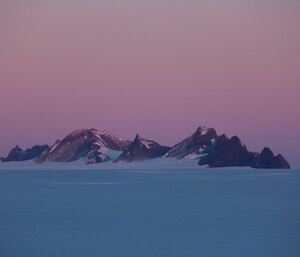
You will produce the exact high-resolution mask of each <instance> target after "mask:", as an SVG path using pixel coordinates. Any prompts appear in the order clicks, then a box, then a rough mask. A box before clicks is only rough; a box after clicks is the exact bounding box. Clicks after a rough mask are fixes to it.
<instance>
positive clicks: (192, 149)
mask: <svg viewBox="0 0 300 257" xmlns="http://www.w3.org/2000/svg"><path fill="white" fill-rule="evenodd" d="M154 158H176V159H183V158H184V159H190V160H197V161H198V164H199V165H200V166H208V167H241V166H249V167H252V168H263V169H288V168H290V165H289V164H288V162H287V161H286V160H285V158H284V157H283V156H282V155H280V154H279V155H276V156H274V154H273V152H272V151H271V150H270V149H269V148H267V147H266V148H264V149H263V150H262V151H261V152H260V153H258V152H250V151H248V150H247V147H246V146H245V145H244V144H242V142H241V140H240V139H239V138H238V137H237V136H234V137H231V138H228V137H227V136H226V135H224V134H222V135H220V136H219V135H217V133H216V131H215V129H213V128H205V127H199V128H198V129H197V130H196V131H195V132H194V133H193V134H192V135H191V136H190V137H187V138H186V139H184V140H182V141H181V142H179V143H178V144H176V145H174V146H172V147H170V146H163V145H160V144H159V143H157V142H155V141H152V140H148V139H144V138H142V137H141V136H139V135H137V136H136V137H135V139H134V140H133V141H130V140H126V139H123V138H121V137H119V136H117V135H115V134H113V133H110V132H107V131H99V130H97V129H80V130H76V131H74V132H72V133H71V134H69V135H68V136H66V137H65V138H64V139H62V140H57V141H56V142H55V143H54V144H53V145H52V146H50V147H49V146H48V145H42V146H34V147H32V148H30V149H27V150H23V149H21V148H20V147H19V146H16V147H15V148H13V149H12V150H11V151H10V152H9V154H8V156H7V157H5V158H2V161H3V162H8V161H25V160H34V161H35V162H37V163H43V162H72V161H77V160H80V159H83V160H84V161H85V162H86V163H87V164H94V163H102V162H106V161H112V162H114V163H115V162H133V161H143V160H148V159H154Z"/></svg>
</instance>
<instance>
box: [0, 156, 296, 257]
mask: <svg viewBox="0 0 300 257" xmlns="http://www.w3.org/2000/svg"><path fill="white" fill-rule="evenodd" d="M299 242H300V169H292V170H289V171H287V170H255V169H250V168H221V169H209V168H199V167H197V165H196V164H195V163H193V162H191V161H188V162H186V161H182V162H174V161H173V162H172V161H164V163H163V162H162V161H149V162H143V163H136V164H115V165H113V164H112V163H108V164H105V165H92V166H87V165H83V164H80V163H75V164H66V165H61V164H59V165H58V164H51V165H49V164H46V165H41V164H39V165H37V164H34V163H32V162H26V163H9V164H0V257H53V256H56V257H99V256H103V257H150V256H151V257H152V256H153V257H154V256H155V257H157V256H162V257H163V256H165V257H177V256H178V257H201V256H203V257H227V256H228V257H255V256H256V257H298V256H300V244H299Z"/></svg>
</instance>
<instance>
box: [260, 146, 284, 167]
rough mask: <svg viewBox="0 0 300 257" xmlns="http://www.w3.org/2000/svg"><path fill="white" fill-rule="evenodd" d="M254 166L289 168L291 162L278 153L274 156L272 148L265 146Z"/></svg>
mask: <svg viewBox="0 0 300 257" xmlns="http://www.w3.org/2000/svg"><path fill="white" fill-rule="evenodd" d="M254 166H255V167H256V168H263V169H289V168H290V165H289V163H288V162H287V161H286V160H285V159H284V158H283V156H282V155H280V154H278V155H277V156H274V154H273V152H272V151H271V149H270V148H268V147H265V148H264V149H263V150H262V151H261V153H260V154H259V155H258V157H257V159H256V160H255V164H254Z"/></svg>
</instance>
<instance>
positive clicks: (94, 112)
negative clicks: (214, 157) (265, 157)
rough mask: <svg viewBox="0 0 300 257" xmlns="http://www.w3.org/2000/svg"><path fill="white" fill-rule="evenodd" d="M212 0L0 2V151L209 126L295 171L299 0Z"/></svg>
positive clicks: (178, 133)
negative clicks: (85, 132) (101, 134)
mask: <svg viewBox="0 0 300 257" xmlns="http://www.w3.org/2000/svg"><path fill="white" fill-rule="evenodd" d="M219 2H220V1H214V0H212V1H208V0H205V1H193V0H191V1H178V0H177V1H176V0H175V1H170V0H164V1H148V2H144V1H135V0H124V1H114V0H112V1H101V3H99V1H93V0H89V1H83V0H78V1H70V0H60V1H58V0H54V1H46V0H39V1H38V0H28V1H20V0H15V1H13V0H12V1H3V0H2V1H1V0H0V90H1V91H0V135H1V136H0V156H1V155H5V154H7V152H8V151H9V149H10V148H11V147H13V146H14V145H16V144H19V145H21V146H22V147H30V146H32V145H34V144H42V143H48V144H51V143H53V142H54V141H55V140H56V139H58V138H62V137H64V136H65V135H66V134H67V133H69V132H71V131H72V130H75V129H77V128H82V127H86V128H89V127H95V128H98V129H106V130H111V131H113V132H115V133H117V134H119V135H120V136H122V137H125V138H129V139H130V138H133V137H134V135H135V134H136V133H139V134H141V135H142V136H145V137H146V138H151V139H154V140H157V141H158V142H160V143H163V144H168V145H173V144H175V143H177V142H178V141H179V140H181V139H183V138H184V137H186V136H189V135H190V134H191V133H192V132H193V131H194V130H195V129H196V127H197V126H199V125H205V126H210V127H214V128H216V130H217V131H218V132H219V133H227V134H228V135H229V136H232V135H235V134H237V135H238V136H239V137H240V138H241V139H242V141H243V142H244V143H245V144H246V145H247V146H248V148H249V149H250V150H255V151H260V150H261V149H262V147H264V146H269V147H271V148H272V150H273V151H274V152H275V153H282V154H283V155H284V156H285V157H286V158H287V159H288V161H290V163H291V164H292V165H295V166H300V160H299V158H298V157H299V156H300V136H299V132H300V112H299V110H300V83H299V82H300V47H299V46H300V25H299V24H300V3H299V1H294V0H287V1H279V0H273V1H270V0H264V1H258V0H255V1H237V0H227V1H222V3H219Z"/></svg>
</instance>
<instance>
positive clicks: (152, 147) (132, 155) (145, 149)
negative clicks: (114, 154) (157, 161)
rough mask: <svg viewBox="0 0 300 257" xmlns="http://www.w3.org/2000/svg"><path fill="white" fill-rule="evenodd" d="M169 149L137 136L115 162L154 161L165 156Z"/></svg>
mask: <svg viewBox="0 0 300 257" xmlns="http://www.w3.org/2000/svg"><path fill="white" fill-rule="evenodd" d="M170 149H171V148H170V147H168V146H162V145H160V144H158V143H156V142H154V141H152V140H148V139H144V138H142V137H140V136H139V135H137V136H136V137H135V139H134V141H133V143H132V144H131V145H130V147H129V148H128V149H127V150H126V151H124V152H123V153H122V154H121V155H120V156H119V158H117V159H116V160H115V162H132V161H141V160H147V159H154V158H158V157H161V156H163V155H165V154H166V153H167V152H168V151H169V150H170Z"/></svg>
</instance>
